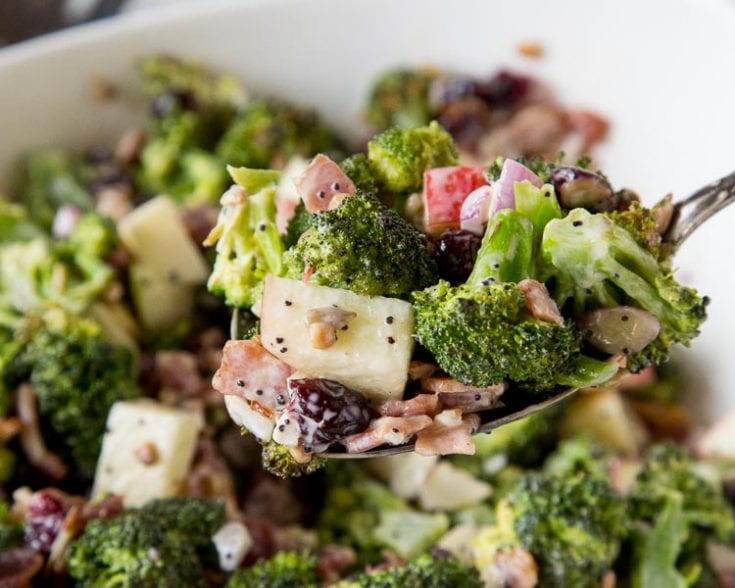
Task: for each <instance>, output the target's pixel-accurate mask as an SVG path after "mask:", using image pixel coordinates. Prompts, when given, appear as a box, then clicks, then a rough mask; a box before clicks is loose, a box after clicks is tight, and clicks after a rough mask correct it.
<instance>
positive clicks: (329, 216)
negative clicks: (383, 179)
mask: <svg viewBox="0 0 735 588" xmlns="http://www.w3.org/2000/svg"><path fill="white" fill-rule="evenodd" d="M284 265H285V268H286V276H288V277H291V278H295V279H300V278H301V277H302V275H303V273H304V269H305V268H306V267H308V268H310V271H312V274H311V281H312V282H315V283H317V284H322V285H325V286H331V287H333V288H345V289H348V290H352V291H353V292H356V293H358V294H365V295H368V296H390V297H394V298H406V297H408V296H409V295H410V293H411V292H412V291H413V290H416V289H420V288H425V287H427V286H429V285H431V284H433V283H435V282H436V263H435V262H434V260H433V257H432V256H431V254H430V253H429V248H428V242H427V239H426V237H425V236H424V235H423V234H422V233H421V232H420V231H418V230H417V229H416V228H414V227H413V226H412V225H411V224H410V223H408V222H407V221H406V220H404V219H403V218H402V217H401V216H399V215H398V214H397V213H396V212H395V211H393V210H389V209H387V208H385V207H384V206H383V205H382V204H381V203H380V202H379V201H378V200H377V199H376V198H374V197H372V196H369V195H366V194H356V195H354V196H351V197H349V198H345V199H344V201H343V202H342V203H341V204H340V205H339V207H337V208H336V209H334V210H328V211H325V212H322V213H319V214H317V215H315V217H314V219H313V226H312V228H311V229H310V230H309V231H307V232H306V233H305V234H303V235H302V236H301V238H300V239H299V241H298V243H297V244H296V245H295V246H294V247H292V248H291V249H289V250H288V251H287V252H286V253H285V255H284Z"/></svg>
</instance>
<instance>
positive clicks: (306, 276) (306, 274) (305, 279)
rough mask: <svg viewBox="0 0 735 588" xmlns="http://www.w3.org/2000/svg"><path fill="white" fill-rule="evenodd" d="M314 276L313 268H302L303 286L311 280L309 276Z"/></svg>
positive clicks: (308, 266) (307, 266)
mask: <svg viewBox="0 0 735 588" xmlns="http://www.w3.org/2000/svg"><path fill="white" fill-rule="evenodd" d="M313 275H314V268H313V267H312V266H310V265H305V266H304V273H303V274H301V281H302V282H304V284H308V283H309V281H310V280H311V276H313Z"/></svg>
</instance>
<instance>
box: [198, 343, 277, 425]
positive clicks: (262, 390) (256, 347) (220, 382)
mask: <svg viewBox="0 0 735 588" xmlns="http://www.w3.org/2000/svg"><path fill="white" fill-rule="evenodd" d="M291 372H292V370H291V367H290V366H289V365H288V364H287V363H285V362H283V361H281V360H280V359H278V358H277V357H275V356H274V355H271V354H270V353H268V351H266V349H265V348H264V347H263V346H262V345H261V344H260V341H259V340H257V339H251V340H248V341H228V342H227V343H225V348H224V350H223V353H222V364H221V365H220V368H219V369H218V370H217V373H216V374H214V378H212V386H213V387H214V389H215V390H217V391H218V392H220V393H221V394H231V395H233V396H240V397H241V398H245V399H247V400H250V401H254V400H255V401H257V402H258V403H259V404H261V405H262V406H264V407H265V408H267V409H268V410H269V411H275V410H276V409H277V408H278V405H277V400H276V398H277V397H278V395H279V394H283V395H284V396H286V397H287V396H288V386H287V383H286V379H287V378H288V377H289V376H290V375H291Z"/></svg>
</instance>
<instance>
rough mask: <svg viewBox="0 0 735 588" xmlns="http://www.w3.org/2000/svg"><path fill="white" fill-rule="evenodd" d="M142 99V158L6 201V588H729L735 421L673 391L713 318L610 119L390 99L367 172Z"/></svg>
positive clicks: (179, 72) (199, 98) (254, 131)
mask: <svg viewBox="0 0 735 588" xmlns="http://www.w3.org/2000/svg"><path fill="white" fill-rule="evenodd" d="M138 68H139V73H140V80H141V84H140V87H141V88H140V89H141V91H142V92H143V93H144V95H145V97H146V99H147V102H148V104H149V106H150V114H149V117H148V119H147V121H146V123H145V126H143V127H140V128H131V129H129V130H128V131H126V132H125V133H124V134H123V135H122V136H121V137H120V140H119V141H118V142H117V144H116V145H112V146H94V147H90V148H89V149H87V150H86V151H83V152H77V151H73V150H70V149H66V148H64V147H63V146H60V147H55V148H46V149H41V150H38V151H36V152H33V153H30V154H28V156H27V158H26V160H25V167H24V181H23V183H22V184H21V185H19V186H18V188H17V191H14V192H13V193H12V194H10V195H8V196H7V197H3V196H0V585H3V586H5V585H7V586H30V585H34V586H35V585H48V584H52V585H60V586H67V585H68V586H82V587H85V586H88V587H92V586H94V587H97V588H101V587H105V588H112V587H117V586H172V587H173V586H176V587H179V586H202V587H210V586H211V587H216V586H224V587H226V588H245V587H247V588H261V587H262V588H266V587H268V588H271V587H275V588H279V587H284V588H285V587H289V588H290V587H293V586H303V587H306V588H316V587H319V586H335V587H337V588H378V587H381V588H382V587H397V588H413V587H419V586H420V587H427V588H452V587H462V588H464V587H470V588H472V587H478V588H479V587H489V588H495V587H513V588H526V587H529V588H531V587H533V586H541V587H545V586H550V587H586V586H590V587H604V588H612V587H614V586H616V585H618V586H630V587H632V588H637V587H654V588H655V587H657V586H662V587H664V586H665V587H667V588H669V587H686V586H699V587H710V586H731V585H733V582H735V510H734V509H733V505H734V504H735V466H733V464H734V463H735V436H733V430H735V414H732V415H724V416H723V417H722V419H721V420H720V421H718V422H716V423H715V424H714V425H712V426H710V427H709V428H708V429H701V428H698V427H697V426H695V424H694V423H693V421H692V419H691V417H690V416H689V414H688V413H687V411H686V410H685V409H684V408H683V406H682V403H681V396H682V394H683V393H684V392H685V391H686V390H685V389H686V387H687V383H686V382H685V380H684V379H683V377H682V376H681V373H680V371H679V369H678V367H677V365H676V364H675V363H674V362H672V361H670V360H669V355H670V352H671V350H672V348H673V347H674V346H676V345H677V344H681V345H685V346H686V345H689V343H690V342H691V341H692V340H693V339H694V338H695V337H696V336H697V334H698V332H699V329H700V326H701V324H702V322H703V321H704V320H705V318H706V306H707V298H706V297H703V296H701V295H699V294H698V293H697V292H696V291H695V290H694V289H692V288H690V287H687V286H685V285H683V284H681V283H679V282H678V281H677V279H676V277H675V273H674V268H675V266H674V264H673V260H672V254H673V251H672V247H671V246H670V245H669V244H668V243H666V242H665V241H664V240H663V239H662V235H663V234H664V233H665V230H666V228H667V226H668V224H669V222H670V220H671V213H672V202H671V197H670V196H669V197H666V198H664V199H663V200H661V201H660V202H659V203H658V204H656V205H655V206H653V207H651V208H648V207H646V206H644V205H643V204H641V201H640V199H639V197H638V196H637V194H636V193H635V192H633V191H631V190H629V189H625V188H622V189H621V188H618V187H614V184H613V183H612V181H611V179H608V178H607V177H606V176H605V174H604V173H603V172H602V171H600V170H599V169H597V166H596V165H595V164H594V162H593V160H591V159H589V158H588V157H587V156H586V155H587V154H589V153H592V152H593V150H594V147H595V145H596V144H598V143H599V142H600V141H602V140H604V137H605V133H606V130H607V124H606V122H605V120H604V119H603V118H602V117H600V116H599V115H597V114H595V113H592V112H588V111H583V110H579V109H574V108H570V107H567V106H564V105H561V104H559V103H558V101H557V100H556V99H555V98H554V96H553V93H552V92H551V91H550V90H549V88H548V87H546V86H545V85H544V84H543V83H542V82H541V81H539V80H536V79H532V78H530V77H528V76H524V75H520V74H517V73H514V72H510V71H500V72H497V73H495V74H494V75H492V76H490V77H487V78H485V77H473V76H469V75H465V74H462V73H458V72H453V71H448V70H446V71H445V70H440V69H437V68H419V67H413V68H406V67H403V68H396V69H391V70H389V71H387V72H385V73H384V74H382V75H381V76H380V77H379V78H378V79H377V80H375V81H374V84H373V86H372V89H371V92H370V94H369V96H368V97H367V101H366V107H365V111H364V113H363V118H364V121H365V122H366V123H368V125H369V126H370V127H371V130H370V132H369V133H367V134H365V135H364V136H360V133H358V132H356V133H353V136H352V137H350V140H355V139H357V140H358V141H359V144H355V143H351V142H350V141H348V140H347V138H345V137H341V136H339V135H338V134H337V133H336V132H335V131H334V130H332V129H331V128H330V127H329V126H328V125H327V124H325V123H324V122H323V121H322V120H321V118H320V117H319V115H318V113H317V111H316V110H315V109H312V108H309V107H306V106H304V105H299V104H296V103H292V102H288V101H285V100H282V99H276V98H273V97H265V96H258V95H257V94H256V93H254V92H252V91H251V89H250V88H246V86H244V85H243V83H242V82H241V81H240V80H239V79H237V78H236V77H234V76H232V75H229V74H227V73H221V72H218V71H215V70H214V69H210V68H208V67H205V66H204V65H202V64H199V63H197V62H195V61H189V60H182V59H178V58H173V57H170V56H163V55H153V56H149V57H146V58H144V59H142V60H140V62H139V63H138ZM102 83H104V84H105V87H106V88H107V89H108V90H109V91H108V92H105V93H104V95H105V96H106V97H107V98H106V99H114V100H123V99H125V97H124V96H123V95H116V93H115V92H114V81H103V80H97V81H96V84H97V85H100V84H102ZM98 94H99V93H98ZM355 135H357V136H355ZM356 145H357V146H356ZM569 388H576V389H579V390H580V391H579V392H578V393H577V394H575V395H574V396H572V397H570V398H568V399H567V400H565V401H563V402H562V403H559V404H556V405H554V406H552V407H550V408H548V409H546V410H544V411H541V412H538V413H535V414H533V415H531V416H528V417H526V418H524V419H521V420H518V421H516V422H513V423H511V424H508V425H506V426H503V427H501V428H499V429H496V430H494V431H493V432H492V433H491V434H489V435H474V433H475V432H476V430H477V428H478V427H479V425H480V424H481V423H484V422H487V421H488V420H490V419H493V418H494V417H495V416H498V415H507V414H508V413H509V412H513V411H516V410H520V409H523V408H524V407H527V406H529V405H531V404H535V403H538V402H540V401H543V400H545V399H548V398H552V397H553V396H555V395H556V394H558V393H560V392H562V391H564V390H567V389H569ZM406 443H412V444H414V445H415V451H413V452H411V453H405V454H401V455H395V456H392V457H379V458H372V459H364V460H348V461H345V460H333V459H332V460H330V459H329V458H328V457H325V456H324V455H322V454H325V453H327V454H335V453H341V454H355V455H358V456H359V455H363V456H364V455H365V454H369V452H370V451H371V450H377V449H382V448H390V447H394V446H400V445H403V444H406Z"/></svg>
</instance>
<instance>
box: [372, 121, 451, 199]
mask: <svg viewBox="0 0 735 588" xmlns="http://www.w3.org/2000/svg"><path fill="white" fill-rule="evenodd" d="M368 160H369V162H370V166H371V167H372V169H373V171H374V173H375V175H376V177H377V178H378V180H379V181H380V183H381V184H382V185H383V186H385V188H386V189H387V190H389V191H390V192H395V193H401V192H418V191H420V190H421V186H422V185H423V179H424V172H425V171H426V170H427V169H429V168H432V167H442V166H447V165H456V163H457V149H456V147H455V146H454V141H453V140H452V137H451V135H450V134H449V133H447V132H446V131H445V130H444V129H443V128H442V127H441V126H439V123H437V122H436V121H434V122H432V123H431V124H429V125H428V126H425V127H418V128H414V129H399V128H392V129H388V130H387V131H385V132H384V133H381V134H380V135H378V136H377V137H375V138H374V139H373V140H372V141H370V142H369V143H368Z"/></svg>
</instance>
